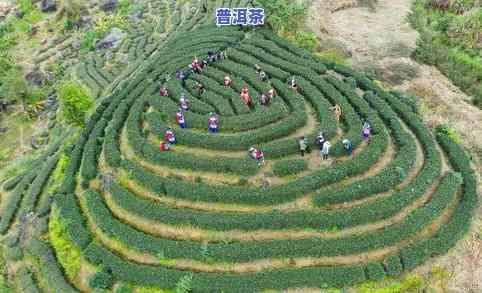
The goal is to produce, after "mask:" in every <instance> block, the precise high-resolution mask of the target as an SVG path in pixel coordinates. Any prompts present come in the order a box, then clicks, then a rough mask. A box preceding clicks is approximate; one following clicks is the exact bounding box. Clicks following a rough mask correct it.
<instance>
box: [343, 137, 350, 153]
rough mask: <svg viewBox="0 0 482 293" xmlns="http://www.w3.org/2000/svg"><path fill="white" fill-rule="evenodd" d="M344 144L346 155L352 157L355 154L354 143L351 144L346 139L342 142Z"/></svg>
mask: <svg viewBox="0 0 482 293" xmlns="http://www.w3.org/2000/svg"><path fill="white" fill-rule="evenodd" d="M342 143H343V147H344V148H345V150H346V153H347V154H348V155H349V156H351V155H352V154H353V144H352V142H351V141H350V140H349V139H347V138H345V139H344V140H343V141H342Z"/></svg>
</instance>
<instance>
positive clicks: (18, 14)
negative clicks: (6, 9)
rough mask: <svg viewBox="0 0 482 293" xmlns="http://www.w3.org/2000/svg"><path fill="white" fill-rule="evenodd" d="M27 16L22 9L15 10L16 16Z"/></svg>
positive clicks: (19, 17) (20, 17)
mask: <svg viewBox="0 0 482 293" xmlns="http://www.w3.org/2000/svg"><path fill="white" fill-rule="evenodd" d="M24 16H25V13H24V12H23V11H21V10H17V11H15V17H16V18H18V19H22V18H23V17H24Z"/></svg>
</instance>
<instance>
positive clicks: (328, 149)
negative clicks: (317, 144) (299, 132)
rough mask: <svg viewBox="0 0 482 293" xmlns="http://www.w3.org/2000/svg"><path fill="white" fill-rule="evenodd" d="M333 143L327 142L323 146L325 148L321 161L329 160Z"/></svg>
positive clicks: (321, 152)
mask: <svg viewBox="0 0 482 293" xmlns="http://www.w3.org/2000/svg"><path fill="white" fill-rule="evenodd" d="M330 148H331V143H330V142H329V141H325V143H324V144H323V148H322V149H321V151H320V154H321V159H322V160H326V159H328V155H329V154H330Z"/></svg>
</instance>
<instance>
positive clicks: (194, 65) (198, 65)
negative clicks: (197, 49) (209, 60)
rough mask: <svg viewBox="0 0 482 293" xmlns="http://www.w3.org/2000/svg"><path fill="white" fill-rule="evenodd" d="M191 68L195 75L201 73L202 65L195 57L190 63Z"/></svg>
mask: <svg viewBox="0 0 482 293" xmlns="http://www.w3.org/2000/svg"><path fill="white" fill-rule="evenodd" d="M191 67H192V69H193V70H194V72H196V73H201V71H202V65H201V63H200V62H199V59H197V57H194V60H193V61H192V63H191Z"/></svg>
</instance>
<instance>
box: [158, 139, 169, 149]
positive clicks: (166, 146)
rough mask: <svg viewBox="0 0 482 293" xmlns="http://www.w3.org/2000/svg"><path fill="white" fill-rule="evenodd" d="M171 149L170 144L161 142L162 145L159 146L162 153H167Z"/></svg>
mask: <svg viewBox="0 0 482 293" xmlns="http://www.w3.org/2000/svg"><path fill="white" fill-rule="evenodd" d="M170 149H171V146H170V145H169V143H166V142H164V141H162V140H161V143H160V144H159V150H160V151H161V152H167V151H168V150H170Z"/></svg>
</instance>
